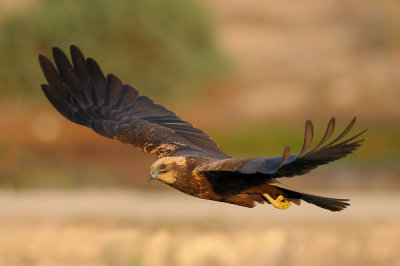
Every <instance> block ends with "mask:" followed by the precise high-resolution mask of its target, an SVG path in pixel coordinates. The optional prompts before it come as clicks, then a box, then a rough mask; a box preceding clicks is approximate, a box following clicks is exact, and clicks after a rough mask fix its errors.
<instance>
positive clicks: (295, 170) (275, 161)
mask: <svg viewBox="0 0 400 266" xmlns="http://www.w3.org/2000/svg"><path fill="white" fill-rule="evenodd" d="M355 120H356V119H355V118H354V119H353V120H352V121H351V122H350V124H349V125H348V126H347V127H346V129H345V130H344V131H343V132H342V133H341V134H340V135H339V136H338V137H337V138H336V139H335V140H333V141H332V142H330V143H329V144H326V145H324V144H325V143H326V142H327V141H328V140H329V138H330V137H331V135H332V132H333V130H334V128H335V119H334V118H332V119H331V120H330V121H329V125H328V128H327V130H326V132H325V135H324V137H323V138H322V140H321V141H320V142H319V144H318V145H317V146H315V147H314V148H313V149H311V150H310V151H308V152H307V149H308V147H309V146H310V144H311V141H312V136H313V125H312V123H311V121H307V122H306V133H305V140H304V144H303V148H302V149H301V152H300V153H299V154H298V155H292V156H289V153H290V149H289V147H288V146H287V147H286V148H285V150H284V153H283V156H281V157H272V158H237V159H236V158H228V159H224V160H217V161H213V162H210V163H207V164H205V165H202V166H200V167H199V168H198V170H199V171H200V172H203V173H205V174H207V173H210V174H211V173H212V172H214V173H215V172H239V173H242V174H249V175H251V174H262V175H267V176H268V177H271V178H273V177H292V176H295V175H302V174H305V173H308V172H310V171H311V170H313V169H315V168H316V167H318V166H319V165H323V164H327V163H330V162H332V161H335V160H337V159H340V158H343V157H346V156H347V155H348V154H350V153H352V152H353V151H354V150H355V149H356V148H357V147H358V146H360V145H361V142H362V141H364V140H363V139H361V140H356V141H354V140H355V139H356V138H357V137H359V136H360V135H361V134H363V133H364V132H365V131H366V130H364V131H362V132H361V133H359V134H357V135H355V136H353V137H351V138H348V139H346V140H344V141H341V142H339V141H340V140H342V139H343V138H344V137H345V136H346V135H347V133H348V132H349V131H350V129H351V128H352V127H353V125H354V123H355Z"/></svg>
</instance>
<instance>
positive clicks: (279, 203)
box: [262, 194, 290, 210]
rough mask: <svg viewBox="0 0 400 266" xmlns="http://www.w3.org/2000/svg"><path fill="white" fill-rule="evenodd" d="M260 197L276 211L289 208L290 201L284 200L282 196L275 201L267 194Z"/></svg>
mask: <svg viewBox="0 0 400 266" xmlns="http://www.w3.org/2000/svg"><path fill="white" fill-rule="evenodd" d="M262 195H263V196H264V197H265V198H266V199H267V200H268V201H269V203H271V204H272V206H274V207H275V208H277V209H280V210H284V209H287V208H289V207H290V201H288V200H287V199H285V198H284V197H283V195H279V196H278V197H277V198H276V199H275V200H274V199H273V198H272V197H271V196H270V195H268V194H262Z"/></svg>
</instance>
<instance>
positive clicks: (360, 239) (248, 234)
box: [0, 190, 400, 266]
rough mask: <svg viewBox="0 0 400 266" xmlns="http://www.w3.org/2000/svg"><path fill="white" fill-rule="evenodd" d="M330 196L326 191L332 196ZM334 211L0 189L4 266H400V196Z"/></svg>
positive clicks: (357, 198)
mask: <svg viewBox="0 0 400 266" xmlns="http://www.w3.org/2000/svg"><path fill="white" fill-rule="evenodd" d="M325 194H326V193H325ZM328 195H330V196H343V195H350V198H351V203H352V206H351V207H350V208H348V209H347V210H345V211H344V212H341V213H331V212H328V211H325V210H322V209H319V208H317V207H314V206H311V205H308V204H306V203H305V204H302V206H300V207H298V206H293V207H291V208H289V209H288V210H286V211H280V210H276V209H273V208H272V207H271V206H257V207H256V208H254V209H246V208H241V207H236V206H231V205H228V204H222V203H215V202H210V201H205V200H200V199H196V198H192V197H189V196H186V195H184V194H181V193H179V192H170V193H166V192H162V193H158V194H156V193H142V192H137V191H118V190H114V191H109V190H107V191H96V190H90V191H87V190H83V191H31V192H10V191H8V192H7V191H3V192H1V193H0V265H11V266H12V265H245V264H246V265H278V264H279V265H400V255H399V253H398V250H399V247H400V211H399V210H398V206H399V203H400V194H384V193H380V194H377V193H374V192H371V194H363V193H350V192H341V195H332V193H328Z"/></svg>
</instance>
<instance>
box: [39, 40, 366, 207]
mask: <svg viewBox="0 0 400 266" xmlns="http://www.w3.org/2000/svg"><path fill="white" fill-rule="evenodd" d="M70 52H71V59H72V64H71V63H70V61H69V59H68V57H67V56H66V55H65V53H64V52H63V51H62V50H61V49H59V48H57V47H54V48H53V57H54V62H55V66H54V65H53V63H52V62H51V61H50V60H49V59H48V58H47V57H46V56H44V55H39V62H40V66H41V68H42V71H43V73H44V76H45V77H46V80H47V82H48V84H42V89H43V91H44V93H45V94H46V96H47V98H48V100H49V101H50V102H51V104H52V105H53V106H54V107H55V108H56V109H57V111H59V112H60V113H61V114H62V115H63V116H65V117H66V118H67V119H69V120H71V121H73V122H75V123H78V124H81V125H84V126H87V127H89V128H91V129H93V130H94V131H95V132H97V133H98V134H100V135H102V136H104V137H108V138H112V139H117V140H119V141H121V142H123V143H126V144H130V145H133V146H134V147H135V148H138V149H140V150H142V151H144V152H146V153H149V154H151V155H152V156H154V157H155V158H157V160H156V161H155V162H154V163H153V164H152V165H151V167H150V172H149V175H148V179H149V181H151V180H153V179H157V180H160V181H162V182H164V183H165V184H167V185H169V186H171V187H173V188H175V189H178V190H180V191H182V192H184V193H186V194H189V195H192V196H195V197H199V198H202V199H208V200H214V201H220V202H227V203H231V204H236V205H239V206H244V207H250V208H251V207H254V206H255V204H256V203H269V204H272V205H273V206H274V207H276V208H278V209H286V208H288V207H290V205H291V203H292V202H293V203H295V204H297V205H299V204H300V202H301V200H303V201H306V202H308V203H311V204H314V205H316V206H319V207H321V208H324V209H328V210H330V211H340V210H342V209H344V208H346V207H347V206H349V205H350V204H349V203H348V199H336V198H329V197H322V196H317V195H313V194H308V193H303V192H301V191H298V190H295V189H292V188H289V187H287V186H286V185H284V184H282V183H281V182H279V181H278V179H279V178H281V177H293V176H296V175H303V174H305V173H308V172H310V171H311V170H313V169H315V168H316V167H318V166H319V165H323V164H328V163H330V162H332V161H335V160H337V159H340V158H343V157H345V156H347V155H348V154H350V153H352V152H353V151H354V150H355V149H356V148H357V147H358V146H360V143H361V142H362V141H363V139H361V140H357V137H359V136H360V135H361V134H362V133H364V132H365V130H364V131H362V132H361V133H359V134H357V135H354V136H352V137H350V138H346V139H344V138H345V136H346V135H347V133H348V132H349V131H350V129H351V128H352V127H353V125H354V123H355V118H354V119H353V120H352V121H351V122H350V124H349V125H348V126H347V127H346V128H345V129H344V131H343V132H342V133H341V134H339V136H338V137H336V138H335V139H334V140H330V138H331V136H332V133H333V131H334V128H335V119H334V118H332V119H331V120H330V121H329V124H328V127H327V130H326V132H325V134H324V136H323V138H322V140H321V141H320V142H319V143H318V144H317V145H316V146H315V147H313V148H309V147H310V144H311V141H312V139H313V124H312V123H311V121H307V122H306V126H305V138H304V144H303V148H302V149H301V151H300V153H299V154H297V155H290V148H289V147H288V146H286V148H285V149H284V152H283V155H282V156H278V157H269V158H254V157H253V158H232V157H230V156H229V155H228V154H226V153H225V152H224V151H222V150H221V148H220V147H219V146H218V145H217V144H216V143H215V142H214V141H212V140H211V139H210V137H209V136H208V135H207V134H205V133H204V132H203V131H201V130H200V129H197V128H195V127H194V126H193V125H192V124H190V123H188V122H186V121H183V120H181V119H180V118H179V117H178V116H177V114H176V113H174V112H172V111H170V110H168V109H167V108H165V107H164V106H162V105H159V104H156V103H154V102H153V101H152V100H151V99H150V98H149V97H147V96H143V95H139V92H138V91H137V90H136V89H135V88H133V87H131V86H130V85H128V84H123V83H122V82H121V80H119V79H118V78H117V77H116V76H115V75H113V74H109V75H107V77H106V76H104V74H103V72H102V70H101V69H100V67H99V65H98V64H97V63H96V61H95V60H93V59H92V58H85V57H84V56H83V54H82V52H81V51H80V50H79V48H78V47H76V46H74V45H71V47H70ZM329 140H330V141H329Z"/></svg>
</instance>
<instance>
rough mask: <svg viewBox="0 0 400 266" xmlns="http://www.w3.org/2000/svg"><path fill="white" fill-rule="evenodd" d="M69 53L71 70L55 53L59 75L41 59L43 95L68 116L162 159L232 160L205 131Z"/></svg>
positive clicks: (73, 48) (56, 50)
mask: <svg viewBox="0 0 400 266" xmlns="http://www.w3.org/2000/svg"><path fill="white" fill-rule="evenodd" d="M70 50H71V58H72V64H71V63H70V61H69V60H68V57H67V56H66V55H65V54H64V53H63V52H62V51H61V50H60V49H59V48H56V47H55V48H53V57H54V61H55V64H56V67H57V69H56V68H55V67H54V65H53V63H52V62H51V61H50V60H49V59H48V58H47V57H46V56H44V55H39V62H40V65H41V67H42V70H43V73H44V76H45V77H46V79H47V82H48V84H43V85H42V89H43V91H44V93H45V94H46V96H47V98H48V99H49V101H50V102H51V103H52V104H53V106H54V107H55V108H56V109H57V110H58V111H59V112H60V113H61V114H62V115H63V116H65V117H66V118H68V119H69V120H71V121H73V122H75V123H78V124H81V125H84V126H87V127H90V128H92V129H93V130H94V131H96V132H97V133H99V134H101V135H102V136H105V137H108V138H115V139H118V140H120V141H122V142H124V143H128V144H132V145H134V146H135V147H137V148H139V149H141V150H143V151H145V152H147V153H150V154H151V155H153V156H155V157H157V158H160V157H164V156H170V155H183V154H198V155H206V156H210V157H216V158H229V156H228V155H226V154H225V153H224V152H223V151H222V150H221V149H220V148H219V147H218V145H217V144H216V143H215V142H213V141H212V140H211V139H210V137H209V136H208V135H206V134H205V133H204V132H203V131H201V130H199V129H197V128H194V127H193V126H192V125H191V124H190V123H188V122H185V121H183V120H181V119H180V118H179V117H178V116H177V115H176V114H175V113H174V112H172V111H170V110H168V109H166V108H165V107H163V106H161V105H158V104H154V103H153V101H152V100H151V99H150V98H148V97H146V96H139V92H138V91H137V90H136V89H134V88H132V87H131V86H129V85H126V84H123V83H122V82H121V81H120V80H119V79H118V78H117V77H116V76H114V75H112V74H109V75H108V76H107V77H105V76H104V74H103V72H102V71H101V69H100V67H99V66H98V64H97V63H96V61H94V60H93V59H91V58H88V59H85V57H84V56H83V54H82V53H81V51H80V50H79V49H78V48H77V47H76V46H73V45H72V46H71V49H70Z"/></svg>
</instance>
